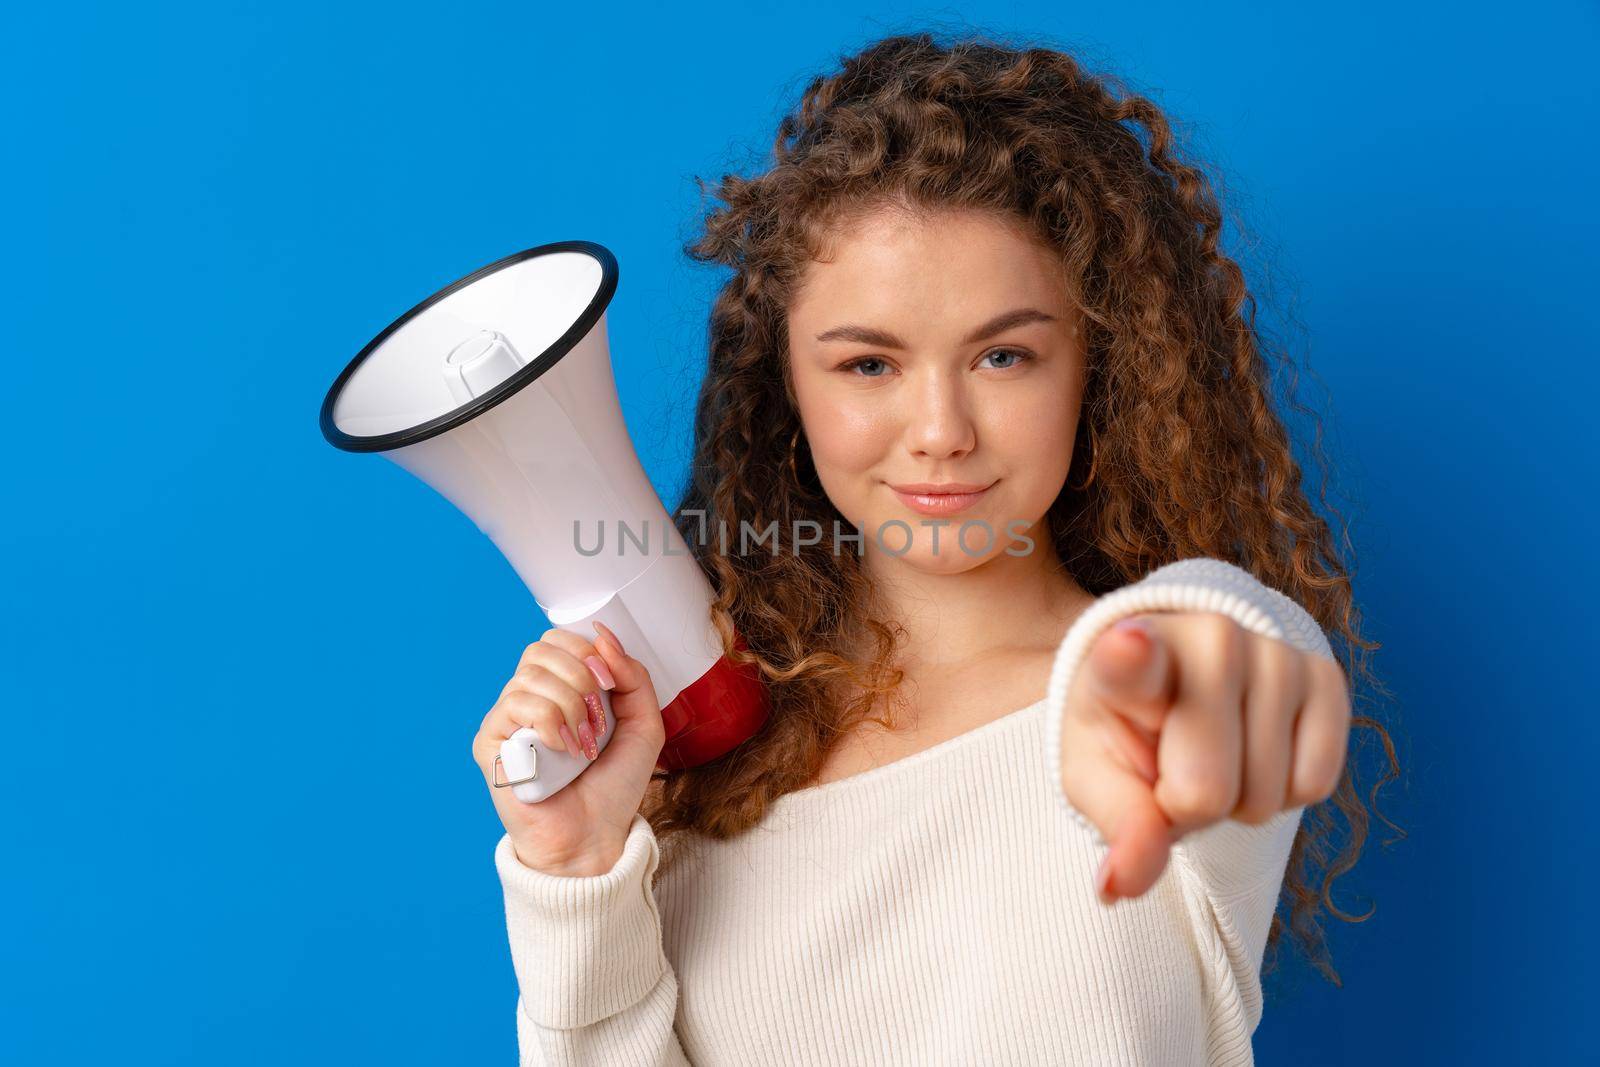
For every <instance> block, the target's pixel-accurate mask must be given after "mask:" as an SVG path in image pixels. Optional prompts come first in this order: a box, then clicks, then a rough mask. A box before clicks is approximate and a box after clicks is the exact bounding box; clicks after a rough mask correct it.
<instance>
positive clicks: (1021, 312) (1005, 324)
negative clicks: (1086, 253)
mask: <svg viewBox="0 0 1600 1067" xmlns="http://www.w3.org/2000/svg"><path fill="white" fill-rule="evenodd" d="M1055 321H1056V317H1055V316H1054V315H1046V314H1045V313H1044V312H1042V311H1040V310H1039V309H1038V308H1017V309H1015V310H1013V311H1006V312H1003V313H1001V314H999V315H996V316H995V317H994V318H992V319H990V320H989V321H988V322H986V323H984V324H983V325H982V326H979V327H978V328H977V329H976V330H974V331H972V333H970V334H968V335H967V336H966V337H965V338H963V339H962V341H961V343H962V344H964V345H972V344H977V343H978V342H979V341H987V340H988V339H989V338H991V337H993V336H994V335H995V334H999V333H1004V332H1005V331H1007V330H1014V329H1016V328H1017V327H1018V326H1026V325H1028V324H1029V323H1034V322H1055ZM817 340H818V341H822V342H828V341H854V342H856V343H857V344H863V345H877V346H879V347H880V348H899V349H904V348H905V347H906V343H905V342H904V341H902V340H900V338H898V337H896V336H895V335H894V334H892V333H889V332H888V331H886V330H879V329H875V328H873V327H871V326H857V325H855V324H854V323H846V324H844V325H843V326H835V327H833V328H832V329H831V330H823V331H822V332H821V333H819V334H817Z"/></svg>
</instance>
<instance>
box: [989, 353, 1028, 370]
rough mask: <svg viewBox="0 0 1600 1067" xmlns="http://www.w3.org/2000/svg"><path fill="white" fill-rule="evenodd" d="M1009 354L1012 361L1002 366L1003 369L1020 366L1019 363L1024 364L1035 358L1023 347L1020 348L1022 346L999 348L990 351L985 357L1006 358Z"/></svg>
mask: <svg viewBox="0 0 1600 1067" xmlns="http://www.w3.org/2000/svg"><path fill="white" fill-rule="evenodd" d="M1007 356H1009V357H1011V362H1010V363H1007V364H1005V365H1003V366H1001V367H1000V369H1001V370H1010V369H1011V368H1012V367H1015V366H1018V365H1019V364H1022V363H1026V362H1027V361H1028V360H1030V359H1032V358H1033V357H1032V356H1030V355H1028V353H1026V352H1024V351H1022V349H1020V348H997V349H995V350H994V351H993V352H990V353H988V354H987V355H985V356H984V357H983V358H984V359H1001V358H1004V357H1007Z"/></svg>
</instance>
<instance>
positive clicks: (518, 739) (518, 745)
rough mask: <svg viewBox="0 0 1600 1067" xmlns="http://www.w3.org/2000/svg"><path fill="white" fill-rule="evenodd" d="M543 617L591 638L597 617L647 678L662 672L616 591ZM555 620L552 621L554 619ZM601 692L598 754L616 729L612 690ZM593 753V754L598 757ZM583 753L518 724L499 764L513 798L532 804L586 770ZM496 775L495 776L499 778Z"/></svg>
mask: <svg viewBox="0 0 1600 1067" xmlns="http://www.w3.org/2000/svg"><path fill="white" fill-rule="evenodd" d="M544 610H545V613H546V616H547V617H551V618H550V621H551V623H552V624H554V626H555V627H556V629H558V630H565V631H567V632H568V633H572V634H577V635H578V636H579V637H581V638H583V639H584V640H585V641H593V640H594V639H595V636H596V633H595V629H594V625H593V623H594V620H596V619H598V620H600V621H601V622H602V623H604V624H605V625H606V626H607V627H608V628H610V630H611V631H612V632H613V633H615V634H616V635H617V638H618V639H619V640H621V641H622V644H623V647H625V648H626V649H627V650H628V654H629V655H630V656H632V657H633V658H634V659H637V660H639V662H641V663H643V664H644V666H645V669H646V670H648V671H649V672H650V674H651V677H653V678H655V677H662V674H661V670H660V664H659V662H658V661H657V657H656V654H655V651H654V649H652V648H651V647H650V642H649V640H647V639H646V637H645V635H644V631H642V630H641V629H640V628H639V624H638V623H637V622H635V621H634V619H633V616H632V615H631V614H630V613H629V612H628V609H627V605H625V604H624V603H623V601H622V598H621V597H620V596H615V595H613V596H611V597H609V598H608V599H607V600H606V601H605V602H604V603H603V604H601V605H600V606H599V607H597V608H595V609H594V610H592V611H590V612H587V613H586V614H584V615H581V616H577V617H570V618H569V617H567V616H566V614H565V613H564V612H560V611H559V610H557V609H554V608H545V609H544ZM558 619H559V620H560V621H557V620H558ZM597 692H598V693H599V696H600V711H601V714H602V715H604V716H605V720H606V731H605V734H604V735H602V736H600V737H596V738H595V742H594V744H595V751H596V752H597V753H602V752H604V751H605V749H606V746H607V745H609V744H611V739H612V738H613V737H615V736H616V733H617V717H616V714H615V713H614V712H613V711H612V710H611V694H610V693H609V692H607V691H606V690H604V689H601V690H597ZM597 758H598V756H597ZM592 762H593V761H592V760H590V759H589V758H588V757H587V756H574V755H573V754H572V753H570V752H568V751H567V750H566V749H565V748H564V747H563V748H560V749H554V750H552V749H549V748H546V747H545V744H544V742H543V741H541V740H540V739H539V735H538V732H537V731H535V730H533V729H531V728H529V727H526V726H524V727H522V728H521V729H519V730H517V731H516V732H515V733H513V734H512V735H511V736H510V737H508V738H506V739H505V740H504V741H502V742H501V743H500V763H501V765H502V767H503V771H502V772H501V773H504V775H505V777H506V779H507V781H506V783H505V784H506V785H507V786H508V787H510V788H511V790H512V792H513V794H514V795H515V796H516V798H517V799H518V800H520V801H522V802H523V803H525V804H537V803H538V802H539V801H541V800H544V799H545V798H547V797H550V796H553V795H554V794H556V793H558V792H560V791H561V790H562V789H564V788H566V786H567V785H568V784H570V783H571V782H572V780H573V779H574V778H576V777H578V775H580V774H582V773H583V772H584V770H586V769H587V768H588V767H589V765H590V763H592ZM498 777H499V775H498V774H497V775H496V778H497V780H498ZM518 779H521V781H520V782H517V780H518Z"/></svg>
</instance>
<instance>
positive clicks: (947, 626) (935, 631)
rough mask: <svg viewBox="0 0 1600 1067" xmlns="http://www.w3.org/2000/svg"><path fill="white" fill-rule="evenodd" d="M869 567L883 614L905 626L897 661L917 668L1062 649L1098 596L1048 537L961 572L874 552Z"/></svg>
mask: <svg viewBox="0 0 1600 1067" xmlns="http://www.w3.org/2000/svg"><path fill="white" fill-rule="evenodd" d="M1037 544H1039V543H1038V542H1036V545H1037ZM867 568H868V573H869V574H870V575H871V577H872V582H873V586H874V589H875V595H876V601H877V603H876V605H875V611H876V612H878V613H880V617H887V618H888V619H892V620H894V621H895V622H897V623H899V624H900V626H901V627H903V628H904V630H905V638H904V640H903V643H902V646H901V647H902V655H901V658H900V659H899V660H898V661H897V662H898V663H899V664H900V665H901V666H903V667H904V668H905V669H906V670H907V671H908V672H914V673H920V672H939V671H947V670H958V669H959V668H961V667H962V666H963V665H964V664H967V663H969V662H972V661H974V660H979V659H985V658H989V657H991V656H993V655H994V654H996V653H1001V652H1010V651H1016V650H1020V649H1026V648H1043V647H1049V648H1054V647H1055V645H1056V644H1057V643H1058V642H1059V640H1060V638H1061V635H1062V634H1064V633H1065V632H1066V628H1067V626H1068V625H1070V623H1071V620H1072V619H1074V618H1076V617H1077V615H1078V614H1079V612H1080V611H1082V610H1083V608H1085V607H1087V606H1088V604H1089V603H1091V602H1092V601H1093V600H1094V597H1093V596H1091V595H1090V594H1089V593H1088V592H1086V591H1085V590H1084V589H1083V587H1082V586H1080V585H1079V584H1078V582H1077V581H1076V579H1074V578H1073V577H1072V575H1071V574H1069V573H1068V572H1067V570H1066V568H1065V567H1063V566H1062V565H1061V563H1060V561H1059V560H1058V559H1057V558H1056V555H1055V553H1054V552H1053V551H1051V550H1050V549H1049V547H1048V542H1043V547H1042V548H1039V549H1036V551H1034V552H1032V553H1029V554H1028V555H1025V556H1011V555H1007V554H1005V552H1003V551H1002V552H1000V553H998V554H997V555H995V556H994V557H992V558H991V559H988V560H986V561H985V562H984V563H983V564H982V565H980V566H977V567H973V568H971V569H968V570H965V571H961V572H959V573H951V574H937V573H930V572H929V571H926V570H919V569H917V568H916V567H913V566H911V565H909V564H907V563H906V562H905V561H904V560H901V559H897V558H895V557H893V556H890V555H886V554H879V553H871V552H869V554H868V557H867Z"/></svg>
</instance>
